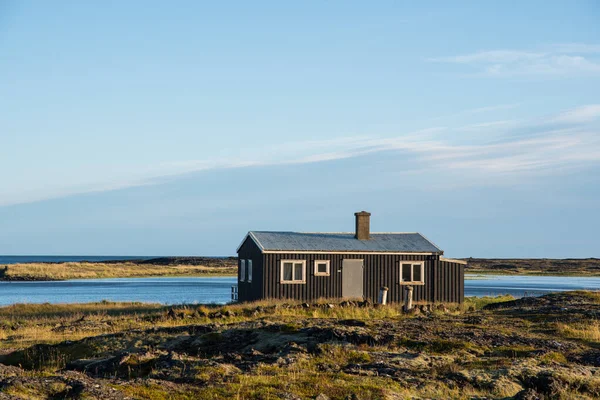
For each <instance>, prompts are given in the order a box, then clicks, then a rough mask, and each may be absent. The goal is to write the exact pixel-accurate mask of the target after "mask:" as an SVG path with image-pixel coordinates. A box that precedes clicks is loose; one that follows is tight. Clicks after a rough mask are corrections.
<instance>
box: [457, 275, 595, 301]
mask: <svg viewBox="0 0 600 400" xmlns="http://www.w3.org/2000/svg"><path fill="white" fill-rule="evenodd" d="M578 289H588V290H600V277H576V276H503V275H483V276H482V275H471V274H465V296H477V297H482V296H497V295H500V294H511V295H513V296H515V297H523V296H540V295H543V294H546V293H549V292H563V291H566V290H578Z"/></svg>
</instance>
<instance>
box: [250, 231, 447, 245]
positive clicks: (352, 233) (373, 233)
mask: <svg viewBox="0 0 600 400" xmlns="http://www.w3.org/2000/svg"><path fill="white" fill-rule="evenodd" d="M250 232H257V233H306V234H321V235H332V234H347V235H354V234H355V232H302V231H250ZM370 234H371V235H421V236H423V237H424V238H425V239H427V238H426V237H425V236H424V235H423V234H421V233H419V232H371V233H370ZM427 240H428V241H430V242H431V240H429V239H427ZM432 243H433V242H432ZM436 247H437V246H436Z"/></svg>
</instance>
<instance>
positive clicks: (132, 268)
mask: <svg viewBox="0 0 600 400" xmlns="http://www.w3.org/2000/svg"><path fill="white" fill-rule="evenodd" d="M236 274H237V264H235V262H230V263H229V264H225V265H223V266H206V265H187V264H174V265H155V264H146V263H134V262H120V263H97V262H94V263H89V262H68V263H56V264H52V263H28V264H9V265H6V266H3V267H0V280H9V281H44V280H47V281H52V280H66V279H98V278H131V277H153V276H156V277H158V276H162V277H164V276H207V275H212V276H215V275H219V276H222V275H230V276H233V275H236Z"/></svg>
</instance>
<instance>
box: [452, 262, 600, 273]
mask: <svg viewBox="0 0 600 400" xmlns="http://www.w3.org/2000/svg"><path fill="white" fill-rule="evenodd" d="M463 260H465V261H467V267H466V268H465V273H468V274H488V275H489V274H493V275H542V276H600V259H597V258H565V259H549V258H521V259H518V258H515V259H502V258H465V259H463Z"/></svg>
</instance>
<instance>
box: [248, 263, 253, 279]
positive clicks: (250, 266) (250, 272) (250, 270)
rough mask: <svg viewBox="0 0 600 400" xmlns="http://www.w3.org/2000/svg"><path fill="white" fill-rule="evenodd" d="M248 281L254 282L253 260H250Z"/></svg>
mask: <svg viewBox="0 0 600 400" xmlns="http://www.w3.org/2000/svg"><path fill="white" fill-rule="evenodd" d="M248 282H252V260H248Z"/></svg>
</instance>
